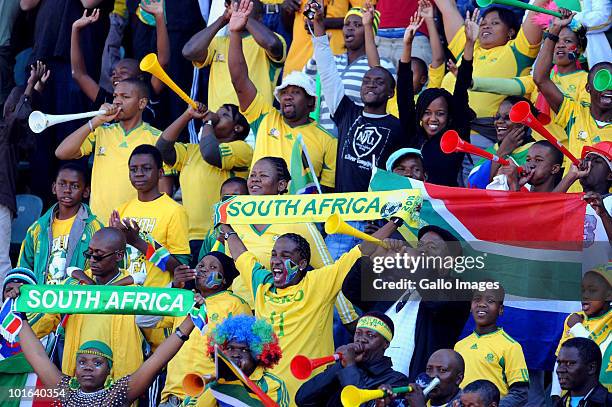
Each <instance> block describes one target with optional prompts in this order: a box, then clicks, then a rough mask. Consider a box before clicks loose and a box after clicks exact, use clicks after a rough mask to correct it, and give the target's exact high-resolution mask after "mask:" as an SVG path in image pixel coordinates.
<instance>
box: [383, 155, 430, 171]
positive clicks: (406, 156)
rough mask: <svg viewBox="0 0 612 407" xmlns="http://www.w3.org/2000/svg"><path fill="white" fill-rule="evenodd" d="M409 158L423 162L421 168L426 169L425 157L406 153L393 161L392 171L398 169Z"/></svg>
mask: <svg viewBox="0 0 612 407" xmlns="http://www.w3.org/2000/svg"><path fill="white" fill-rule="evenodd" d="M407 158H416V159H418V160H419V161H420V162H421V167H423V169H424V168H425V161H424V160H423V157H422V156H421V155H420V154H417V153H406V154H403V155H401V156H399V157H398V158H397V159H396V160H395V161H393V165H392V166H391V169H392V170H394V169H396V168H397V166H398V165H399V163H400V161H402V160H405V159H407Z"/></svg>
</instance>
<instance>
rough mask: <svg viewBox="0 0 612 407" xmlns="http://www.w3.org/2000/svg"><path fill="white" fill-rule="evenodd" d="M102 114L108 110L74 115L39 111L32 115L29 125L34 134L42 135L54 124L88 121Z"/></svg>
mask: <svg viewBox="0 0 612 407" xmlns="http://www.w3.org/2000/svg"><path fill="white" fill-rule="evenodd" d="M100 114H106V110H96V111H95V112H85V113H72V114H44V113H43V112H39V111H38V110H35V111H33V112H32V113H30V117H28V125H29V126H30V129H32V131H33V132H34V133H42V132H43V131H44V130H45V129H47V128H49V127H51V126H53V125H54V124H58V123H64V122H69V121H72V120H78V119H86V118H88V117H94V116H97V115H100Z"/></svg>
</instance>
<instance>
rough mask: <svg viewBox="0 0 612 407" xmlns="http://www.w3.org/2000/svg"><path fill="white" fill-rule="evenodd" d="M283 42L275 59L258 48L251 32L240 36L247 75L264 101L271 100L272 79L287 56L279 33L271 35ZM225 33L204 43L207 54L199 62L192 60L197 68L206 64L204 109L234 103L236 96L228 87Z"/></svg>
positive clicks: (276, 76)
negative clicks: (207, 68) (278, 55)
mask: <svg viewBox="0 0 612 407" xmlns="http://www.w3.org/2000/svg"><path fill="white" fill-rule="evenodd" d="M275 35H276V36H277V37H278V38H279V39H280V40H281V42H282V43H283V56H282V58H281V59H279V60H278V61H274V60H272V59H271V58H270V57H269V56H268V54H267V53H266V50H265V49H264V48H263V47H260V46H259V45H258V44H257V42H255V39H254V38H253V37H252V36H251V35H247V36H246V37H244V38H243V39H242V52H244V59H245V60H246V63H247V67H248V68H249V78H250V79H251V81H253V83H254V84H255V87H256V88H257V92H258V93H261V94H262V95H265V96H264V97H265V98H266V99H265V100H266V101H267V102H268V103H272V102H273V101H274V96H273V93H274V88H275V86H276V81H277V79H278V76H279V74H280V71H281V69H282V67H283V62H285V57H286V56H287V44H286V43H285V40H284V39H283V37H282V36H280V35H278V34H275ZM228 50H229V36H222V37H215V38H213V40H212V41H211V43H210V45H209V46H208V55H207V56H206V60H204V61H203V62H196V63H194V65H195V66H196V67H197V68H202V67H204V66H208V65H210V82H209V83H210V85H209V86H208V108H209V109H210V110H212V111H215V112H216V111H217V110H219V108H220V107H221V105H223V104H224V103H232V104H234V105H236V106H238V105H239V104H238V96H237V95H236V91H235V90H234V87H233V86H232V78H231V77H230V73H229V68H228V66H227V55H228Z"/></svg>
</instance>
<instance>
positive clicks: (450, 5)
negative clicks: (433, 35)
mask: <svg viewBox="0 0 612 407" xmlns="http://www.w3.org/2000/svg"><path fill="white" fill-rule="evenodd" d="M434 2H435V3H436V6H438V10H440V13H442V21H444V35H446V42H447V43H450V42H451V41H452V40H453V38H454V37H455V35H456V34H457V31H459V30H460V29H461V27H462V26H463V17H461V13H459V10H458V9H457V5H456V4H455V2H454V1H453V0H434Z"/></svg>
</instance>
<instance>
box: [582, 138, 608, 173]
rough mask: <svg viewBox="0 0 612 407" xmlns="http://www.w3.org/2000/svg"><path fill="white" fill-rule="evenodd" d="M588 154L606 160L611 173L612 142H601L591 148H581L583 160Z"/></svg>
mask: <svg viewBox="0 0 612 407" xmlns="http://www.w3.org/2000/svg"><path fill="white" fill-rule="evenodd" d="M589 154H595V155H598V156H600V157H601V158H603V159H604V160H606V162H607V163H608V167H610V171H612V142H611V141H602V142H599V143H597V144H593V145H592V146H584V147H583V148H582V157H581V158H583V159H584V158H585V157H586V156H587V155H589Z"/></svg>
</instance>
